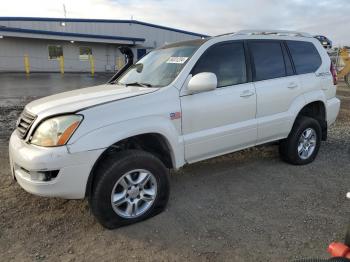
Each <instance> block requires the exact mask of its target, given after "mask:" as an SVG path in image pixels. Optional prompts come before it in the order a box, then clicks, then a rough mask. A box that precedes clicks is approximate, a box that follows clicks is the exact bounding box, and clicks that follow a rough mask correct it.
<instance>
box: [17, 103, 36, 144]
mask: <svg viewBox="0 0 350 262" xmlns="http://www.w3.org/2000/svg"><path fill="white" fill-rule="evenodd" d="M35 118H36V115H33V114H31V113H29V112H28V111H26V110H23V112H22V114H21V115H20V117H19V119H18V122H17V131H18V134H19V136H20V138H23V139H24V138H25V137H26V135H27V134H28V131H29V128H30V127H31V126H32V124H33V122H34V120H35Z"/></svg>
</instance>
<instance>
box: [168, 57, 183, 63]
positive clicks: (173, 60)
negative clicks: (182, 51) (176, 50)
mask: <svg viewBox="0 0 350 262" xmlns="http://www.w3.org/2000/svg"><path fill="white" fill-rule="evenodd" d="M187 59H188V57H185V56H172V57H170V58H169V59H168V61H167V64H183V63H185V62H186V60H187Z"/></svg>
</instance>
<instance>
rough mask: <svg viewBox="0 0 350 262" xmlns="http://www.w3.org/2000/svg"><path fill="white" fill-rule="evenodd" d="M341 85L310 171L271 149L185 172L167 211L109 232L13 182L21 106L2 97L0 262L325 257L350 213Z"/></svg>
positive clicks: (80, 206) (348, 107)
mask: <svg viewBox="0 0 350 262" xmlns="http://www.w3.org/2000/svg"><path fill="white" fill-rule="evenodd" d="M340 86H341V87H340V88H339V90H338V96H339V97H340V98H341V99H342V110H341V114H340V116H339V118H338V120H337V122H336V124H335V126H333V127H332V128H331V129H330V131H329V139H328V141H327V142H323V144H322V147H321V150H320V153H319V156H318V158H317V160H316V161H315V162H314V163H312V164H310V165H307V166H291V165H288V164H286V163H284V162H282V161H280V159H279V157H278V151H277V146H264V147H258V148H253V149H249V150H244V151H242V152H239V153H234V154H230V155H226V156H223V157H218V158H215V159H212V160H209V161H203V162H200V163H197V164H193V165H190V166H187V167H185V168H183V169H181V170H180V171H178V172H176V173H174V174H172V176H171V185H172V192H171V198H170V201H169V205H168V208H167V210H166V211H165V212H164V213H162V214H160V215H158V216H156V217H154V218H152V219H150V220H148V221H145V222H143V223H139V224H136V225H132V226H129V227H125V228H120V229H117V230H114V231H109V230H106V229H104V228H102V227H101V226H100V225H99V224H98V223H97V222H96V220H95V219H94V217H93V216H92V215H91V213H90V212H89V208H88V204H87V202H86V201H76V200H74V201H67V200H62V199H48V198H40V197H36V196H33V195H30V194H28V193H26V192H25V191H23V190H22V189H21V188H20V187H19V186H18V185H17V184H16V183H14V182H13V181H12V180H11V179H10V171H9V165H8V155H7V139H8V134H9V132H8V131H7V128H8V127H9V126H13V123H14V120H15V118H16V115H17V114H18V112H20V110H21V106H22V105H23V103H24V102H25V100H26V99H19V100H18V99H17V100H9V99H6V101H3V103H2V105H3V106H2V107H1V108H0V110H1V112H0V113H1V114H0V117H1V119H0V120H1V127H0V128H1V130H0V132H1V137H0V138H1V140H0V141H1V142H0V202H1V205H0V254H1V258H0V260H3V261H11V260H15V261H33V260H34V261H35V260H43V261H82V260H84V261H92V260H96V261H97V260H98V261H125V260H131V261H188V260H190V261H288V260H291V259H294V258H301V257H310V256H311V257H327V254H326V247H327V245H328V243H330V242H331V241H333V240H342V238H343V234H344V230H345V226H346V223H347V222H348V216H349V213H350V209H349V207H350V201H347V200H346V199H345V193H346V192H347V191H348V190H350V161H349V160H350V89H349V88H346V87H344V86H343V85H340ZM28 99H29V100H30V98H28ZM10 120H12V121H10Z"/></svg>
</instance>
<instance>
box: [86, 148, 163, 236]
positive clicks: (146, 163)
mask: <svg viewBox="0 0 350 262" xmlns="http://www.w3.org/2000/svg"><path fill="white" fill-rule="evenodd" d="M135 169H145V170H148V171H150V172H151V173H152V174H153V176H154V177H155V179H156V182H157V183H156V184H157V194H156V196H155V200H154V202H153V204H152V205H151V206H150V207H149V209H148V210H147V211H145V213H143V214H142V215H140V216H138V217H135V218H124V217H122V216H120V215H118V214H117V213H116V212H115V211H114V209H113V207H112V203H111V194H112V190H113V188H114V185H115V184H116V183H117V181H118V180H119V179H120V178H121V177H122V176H123V175H124V174H126V173H128V172H130V171H132V170H135ZM95 175H96V178H95V179H94V183H93V189H92V194H91V197H90V199H89V203H90V207H91V210H92V213H93V214H94V216H95V217H96V218H97V220H98V221H99V222H100V224H101V225H102V226H104V227H105V228H108V229H114V228H118V227H121V226H125V225H129V224H133V223H136V222H140V221H142V220H145V219H148V218H150V217H152V216H155V215H157V214H159V213H160V212H162V211H163V210H164V208H165V206H166V204H167V202H168V199H169V177H168V170H167V168H166V167H165V166H164V164H163V163H162V162H161V161H160V160H159V159H158V158H157V157H155V156H154V155H152V154H150V153H148V152H144V151H139V150H126V151H121V152H119V153H116V154H113V155H110V156H107V157H106V158H105V159H104V160H103V161H102V163H100V164H99V165H98V167H97V170H96V174H95Z"/></svg>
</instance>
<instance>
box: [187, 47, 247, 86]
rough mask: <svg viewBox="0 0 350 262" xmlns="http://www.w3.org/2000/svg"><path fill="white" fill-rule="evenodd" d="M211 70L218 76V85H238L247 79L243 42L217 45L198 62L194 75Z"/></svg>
mask: <svg viewBox="0 0 350 262" xmlns="http://www.w3.org/2000/svg"><path fill="white" fill-rule="evenodd" d="M203 72H211V73H214V74H216V77H217V78H218V87H223V86H229V85H236V84H241V83H245V82H246V81H247V76H246V75H247V74H246V63H245V56H244V47H243V43H226V44H220V45H215V46H213V47H211V48H209V49H208V51H206V52H205V53H204V54H203V56H202V57H201V58H200V59H199V61H198V62H197V64H196V66H195V68H194V69H193V71H192V75H196V74H198V73H203Z"/></svg>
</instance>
